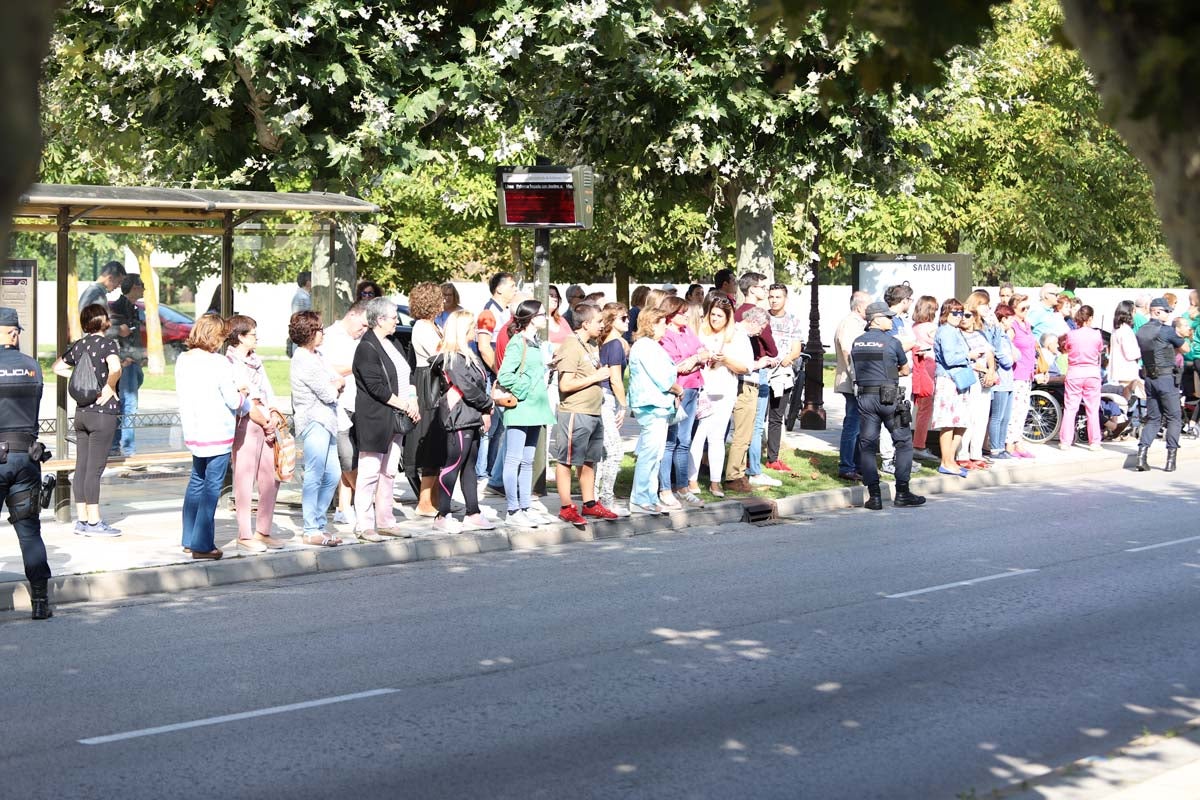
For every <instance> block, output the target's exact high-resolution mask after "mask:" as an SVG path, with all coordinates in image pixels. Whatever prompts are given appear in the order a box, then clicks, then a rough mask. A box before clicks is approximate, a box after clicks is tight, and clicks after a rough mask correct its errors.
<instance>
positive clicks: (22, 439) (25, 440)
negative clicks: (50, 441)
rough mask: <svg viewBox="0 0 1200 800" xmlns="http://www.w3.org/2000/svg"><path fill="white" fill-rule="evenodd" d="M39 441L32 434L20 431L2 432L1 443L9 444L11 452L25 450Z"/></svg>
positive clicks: (0, 434)
mask: <svg viewBox="0 0 1200 800" xmlns="http://www.w3.org/2000/svg"><path fill="white" fill-rule="evenodd" d="M36 441H37V437H36V436H34V435H33V434H32V433H20V432H18V431H0V442H7V443H8V447H9V449H10V450H25V449H27V448H28V447H29V446H30V445H31V444H33V443H34V442H36Z"/></svg>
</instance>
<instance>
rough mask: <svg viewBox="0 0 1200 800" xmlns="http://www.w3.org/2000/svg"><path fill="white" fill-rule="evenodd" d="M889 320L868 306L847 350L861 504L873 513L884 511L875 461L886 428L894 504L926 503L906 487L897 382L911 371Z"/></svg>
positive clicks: (904, 414) (879, 306) (904, 420)
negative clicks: (892, 450)
mask: <svg viewBox="0 0 1200 800" xmlns="http://www.w3.org/2000/svg"><path fill="white" fill-rule="evenodd" d="M894 316H895V313H894V312H893V311H892V310H891V309H890V308H888V306H887V304H886V303H871V305H869V306H867V311H866V318H867V331H866V333H864V334H863V335H862V336H859V337H858V338H857V339H855V340H854V345H853V346H852V347H851V348H850V362H851V365H852V367H853V369H854V385H855V390H856V394H857V395H858V413H859V429H858V472H859V474H860V475H862V481H863V485H864V486H866V487H867V495H868V496H867V502H866V504H865V505H866V507H867V508H869V509H872V510H874V511H878V510H880V509H882V508H883V496H882V493H881V491H880V488H879V467H878V466H877V465H876V463H875V456H876V454H877V453H878V452H879V432H880V429H881V428H887V431H888V433H889V434H890V435H891V437H892V442H893V443H894V444H895V445H896V495H895V500H894V503H895V505H897V506H901V507H905V506H919V505H921V504H922V503H924V502H925V498H924V497H921V496H920V495H915V494H913V493H912V492H910V491H909V489H908V480H909V476H910V475H911V474H912V458H913V447H912V428H911V427H910V425H911V424H912V411H911V409H912V407H911V405H910V404H909V402H908V398H907V397H904V396H902V395H901V392H900V385H899V380H900V376H901V375H907V374H909V372H910V371H911V367H910V366H909V364H908V356H907V355H905V353H904V347H903V345H901V344H900V340H899V339H897V338H896V337H895V336H892V334H891V330H892V317H894Z"/></svg>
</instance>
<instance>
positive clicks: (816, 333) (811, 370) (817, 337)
mask: <svg viewBox="0 0 1200 800" xmlns="http://www.w3.org/2000/svg"><path fill="white" fill-rule="evenodd" d="M808 218H809V220H810V221H811V222H812V225H813V252H814V253H820V252H821V220H820V219H818V218H817V215H816V214H815V213H813V212H811V211H810V212H809V216H808ZM820 286H821V259H820V257H818V258H817V260H816V262H815V263H814V264H813V277H812V304H811V305H810V306H809V311H808V343H807V344H805V345H804V352H805V353H808V364H807V365H806V366H805V369H804V409H803V410H802V411H801V412H800V429H801V430H806V431H823V430H825V374H824V373H825V348H824V347H823V346H822V345H821V306H820V303H819V300H818V298H819V293H818V289H819V288H820Z"/></svg>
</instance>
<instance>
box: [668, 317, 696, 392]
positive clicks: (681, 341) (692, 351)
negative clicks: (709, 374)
mask: <svg viewBox="0 0 1200 800" xmlns="http://www.w3.org/2000/svg"><path fill="white" fill-rule="evenodd" d="M661 344H662V346H663V349H664V350H666V351H667V354H668V355H670V356H671V360H672V361H674V362H675V363H676V364H678V363H679V362H680V361H683V360H684V359H685V358H689V357H691V356H694V355H696V353H698V352H700V348H701V347H703V345H702V344H701V343H700V339H699V338H698V337H697V336H696V334H695V332H694V331H693V330H692V329H691V328H690V327H688V328H684V329H683V330H680V329H679V328H676V327H675V326H674V325H668V326H667V332H666V333H664V334H663V337H662V342H661ZM676 380H677V382H678V383H679V388H681V389H702V388H704V371H703V370H699V369H698V370H696V371H695V372H689V373H687V374H685V375H679V376H678V377H677V378H676Z"/></svg>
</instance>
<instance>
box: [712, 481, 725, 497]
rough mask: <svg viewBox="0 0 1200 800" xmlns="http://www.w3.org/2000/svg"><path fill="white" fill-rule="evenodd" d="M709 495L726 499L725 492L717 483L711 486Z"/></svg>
mask: <svg viewBox="0 0 1200 800" xmlns="http://www.w3.org/2000/svg"><path fill="white" fill-rule="evenodd" d="M708 493H709V494H711V495H712V496H713V497H724V496H725V492H724V491H722V490H721V486H720V484H716V483H714V484H710V485H709V487H708Z"/></svg>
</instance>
